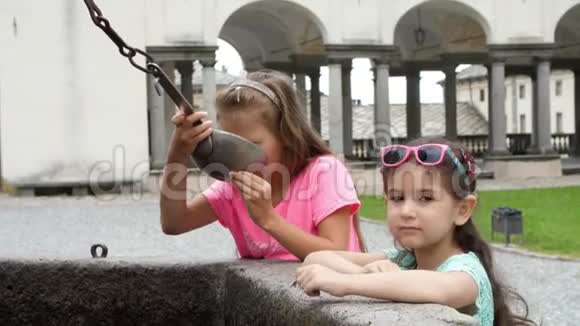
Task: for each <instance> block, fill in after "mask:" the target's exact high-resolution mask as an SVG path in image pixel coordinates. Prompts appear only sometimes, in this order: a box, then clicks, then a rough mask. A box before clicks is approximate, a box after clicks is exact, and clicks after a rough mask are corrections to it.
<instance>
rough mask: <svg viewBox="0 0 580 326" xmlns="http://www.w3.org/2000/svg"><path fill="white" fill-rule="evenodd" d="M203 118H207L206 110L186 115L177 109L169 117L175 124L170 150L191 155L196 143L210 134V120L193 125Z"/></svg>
mask: <svg viewBox="0 0 580 326" xmlns="http://www.w3.org/2000/svg"><path fill="white" fill-rule="evenodd" d="M205 118H207V113H206V112H201V111H198V112H194V113H193V114H190V115H189V116H187V117H186V116H185V114H184V113H183V111H182V110H177V111H176V112H175V115H174V116H173V117H172V118H171V122H173V124H175V131H174V133H173V138H172V141H171V147H170V148H171V150H172V151H177V152H178V153H180V154H185V155H191V153H193V151H195V148H196V147H197V145H198V144H199V143H201V142H202V141H203V140H204V139H206V138H207V137H208V136H209V135H211V132H212V128H211V125H212V122H211V121H210V120H206V121H204V122H202V123H201V124H200V125H197V126H194V124H195V123H197V122H198V121H200V120H202V119H205Z"/></svg>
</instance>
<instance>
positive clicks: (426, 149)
mask: <svg viewBox="0 0 580 326" xmlns="http://www.w3.org/2000/svg"><path fill="white" fill-rule="evenodd" d="M411 154H415V161H416V162H417V163H419V164H421V165H424V166H437V165H439V164H441V162H443V159H444V158H445V156H446V155H447V157H449V159H450V160H451V162H452V163H453V165H454V166H455V168H456V169H457V171H459V173H461V174H462V175H468V173H467V171H465V168H464V167H463V165H462V164H461V162H460V161H459V159H458V158H457V156H456V155H455V154H454V153H453V150H451V147H449V146H448V145H445V144H424V145H419V146H406V145H389V146H385V147H383V148H382V149H381V161H382V163H383V166H384V167H386V168H394V167H397V166H399V165H401V164H403V163H405V162H406V161H407V160H408V159H409V157H410V156H411Z"/></svg>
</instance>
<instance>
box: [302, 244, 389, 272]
mask: <svg viewBox="0 0 580 326" xmlns="http://www.w3.org/2000/svg"><path fill="white" fill-rule="evenodd" d="M382 259H386V257H385V255H384V254H382V253H362V252H350V251H331V250H323V251H317V252H313V253H311V254H310V255H308V256H307V257H306V259H305V260H304V265H312V264H318V265H322V266H326V267H328V268H330V269H333V270H335V271H337V272H341V273H345V274H356V273H362V272H363V268H362V267H363V266H365V265H367V264H370V263H372V262H375V261H377V260H382Z"/></svg>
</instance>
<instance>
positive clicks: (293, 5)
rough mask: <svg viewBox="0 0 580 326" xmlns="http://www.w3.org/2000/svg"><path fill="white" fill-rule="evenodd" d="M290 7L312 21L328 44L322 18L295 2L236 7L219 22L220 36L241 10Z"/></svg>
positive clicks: (281, 0)
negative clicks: (231, 19) (226, 25)
mask: <svg viewBox="0 0 580 326" xmlns="http://www.w3.org/2000/svg"><path fill="white" fill-rule="evenodd" d="M280 5H282V6H288V7H291V8H293V9H295V10H296V11H298V12H300V13H301V14H303V15H304V16H305V17H307V18H308V19H309V20H310V21H312V22H313V23H314V24H315V25H316V27H317V29H318V30H319V31H320V34H321V36H322V41H323V42H324V43H326V40H327V39H328V30H327V28H326V26H325V25H324V23H323V22H322V20H321V19H320V17H318V16H317V15H316V14H315V13H314V12H313V11H312V10H311V9H310V8H307V7H305V6H304V5H302V4H300V3H297V2H295V1H289V0H278V1H275V2H274V1H268V0H253V1H250V2H248V3H246V4H244V5H242V6H240V7H236V8H232V10H231V11H230V12H229V13H226V15H225V18H224V19H223V20H222V21H220V22H218V24H217V26H218V31H219V33H218V35H221V33H222V29H223V28H224V26H225V24H226V23H227V22H228V20H230V18H232V16H234V15H235V14H236V13H237V12H239V11H240V10H244V9H251V8H260V7H264V6H265V7H267V6H280Z"/></svg>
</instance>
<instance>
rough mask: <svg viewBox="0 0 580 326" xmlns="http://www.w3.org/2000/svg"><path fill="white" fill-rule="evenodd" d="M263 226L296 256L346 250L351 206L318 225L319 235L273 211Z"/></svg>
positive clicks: (301, 258)
mask: <svg viewBox="0 0 580 326" xmlns="http://www.w3.org/2000/svg"><path fill="white" fill-rule="evenodd" d="M266 221H267V222H266V223H263V224H262V225H261V226H262V228H263V229H264V230H265V231H266V232H268V233H269V234H270V235H271V236H272V237H274V238H275V239H276V240H277V241H278V242H279V243H280V244H281V245H282V246H284V248H286V249H287V250H288V251H289V252H291V253H292V254H293V255H294V256H296V257H298V258H299V259H300V260H303V259H305V258H306V256H308V255H309V254H310V253H313V252H315V251H321V250H346V249H347V246H348V239H349V228H350V208H348V207H345V208H342V209H339V210H337V211H336V212H334V213H333V214H331V215H329V216H328V217H326V218H325V219H324V220H323V221H322V222H320V224H319V225H318V232H319V236H317V235H313V234H310V233H308V232H306V231H304V230H302V229H301V228H299V227H297V226H296V225H294V224H291V223H288V222H287V221H286V220H285V219H284V218H283V217H281V216H280V215H278V214H276V213H275V212H274V211H272V212H271V216H270V217H269V218H267V219H266Z"/></svg>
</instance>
